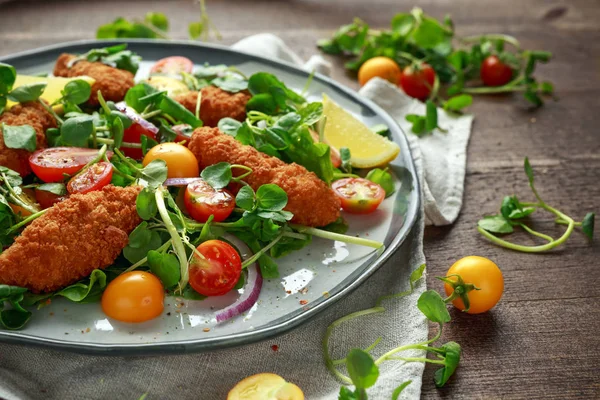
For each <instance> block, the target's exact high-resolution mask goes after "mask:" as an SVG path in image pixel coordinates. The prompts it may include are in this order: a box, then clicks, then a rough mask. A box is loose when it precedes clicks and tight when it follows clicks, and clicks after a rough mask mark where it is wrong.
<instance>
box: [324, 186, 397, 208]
mask: <svg viewBox="0 0 600 400" xmlns="http://www.w3.org/2000/svg"><path fill="white" fill-rule="evenodd" d="M331 188H332V189H333V192H334V193H335V194H336V195H337V197H339V198H340V200H341V201H342V209H343V210H344V211H347V212H349V213H352V214H369V213H371V212H373V211H375V210H376V209H377V207H379V205H380V204H381V202H382V201H383V199H384V198H385V191H384V190H383V188H382V187H381V186H379V185H378V184H376V183H373V182H371V181H369V180H366V179H363V178H345V179H340V180H337V181H335V182H333V184H332V185H331Z"/></svg>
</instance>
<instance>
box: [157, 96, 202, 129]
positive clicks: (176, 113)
mask: <svg viewBox="0 0 600 400" xmlns="http://www.w3.org/2000/svg"><path fill="white" fill-rule="evenodd" d="M158 107H159V108H160V109H161V110H162V111H163V112H164V113H165V114H168V115H170V116H171V117H173V118H175V120H177V121H180V122H183V123H186V124H188V125H191V126H192V128H198V127H201V126H202V121H201V120H199V119H198V118H196V116H195V115H194V114H192V113H191V112H190V111H189V110H188V109H187V108H185V107H184V106H182V105H181V104H179V103H178V102H176V101H175V100H173V99H172V98H170V97H167V96H163V97H162V100H161V101H160V103H159V105H158Z"/></svg>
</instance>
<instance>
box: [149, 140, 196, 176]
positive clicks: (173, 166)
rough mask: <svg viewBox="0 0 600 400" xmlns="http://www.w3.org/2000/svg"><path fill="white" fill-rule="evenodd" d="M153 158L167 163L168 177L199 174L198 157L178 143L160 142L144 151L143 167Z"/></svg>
mask: <svg viewBox="0 0 600 400" xmlns="http://www.w3.org/2000/svg"><path fill="white" fill-rule="evenodd" d="M154 160H163V161H164V162H166V163H167V177H169V178H194V177H197V176H198V175H199V174H200V170H199V168H198V159H197V158H196V156H195V155H194V153H192V152H191V151H190V149H188V148H187V147H185V146H182V145H180V144H178V143H170V142H169V143H161V144H158V145H156V146H154V147H153V148H151V149H150V150H148V153H146V156H145V157H144V160H143V161H142V164H143V165H144V167H145V166H146V165H148V164H150V163H151V162H152V161H154Z"/></svg>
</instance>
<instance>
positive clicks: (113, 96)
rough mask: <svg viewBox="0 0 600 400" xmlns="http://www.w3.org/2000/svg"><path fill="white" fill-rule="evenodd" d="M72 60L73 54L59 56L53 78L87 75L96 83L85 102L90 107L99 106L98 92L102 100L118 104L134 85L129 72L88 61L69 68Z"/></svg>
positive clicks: (79, 62)
mask: <svg viewBox="0 0 600 400" xmlns="http://www.w3.org/2000/svg"><path fill="white" fill-rule="evenodd" d="M73 58H75V56H74V55H73V54H67V53H63V54H61V55H60V56H59V57H58V59H57V60H56V65H55V66H54V76H63V77H66V78H72V77H75V76H82V75H87V76H90V77H92V78H94V79H95V80H96V82H95V83H94V84H93V85H92V94H91V96H90V99H89V100H88V102H87V103H88V104H89V105H91V106H96V105H98V104H99V103H98V90H100V91H101V92H102V96H103V97H104V100H107V101H108V100H111V101H114V102H118V101H121V100H123V99H124V98H125V94H126V93H127V91H128V90H129V89H131V88H132V87H133V85H134V82H133V74H132V73H131V72H129V71H125V70H122V69H117V68H113V67H110V66H108V65H105V64H102V63H100V62H89V61H78V62H76V63H75V64H74V65H72V66H71V68H69V67H68V64H69V61H71V60H72V59H73Z"/></svg>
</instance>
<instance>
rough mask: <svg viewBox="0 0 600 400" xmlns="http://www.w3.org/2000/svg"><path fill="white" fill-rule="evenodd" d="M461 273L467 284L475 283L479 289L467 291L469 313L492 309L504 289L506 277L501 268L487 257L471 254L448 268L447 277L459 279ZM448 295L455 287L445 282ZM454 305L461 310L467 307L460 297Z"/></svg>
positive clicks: (454, 279)
mask: <svg viewBox="0 0 600 400" xmlns="http://www.w3.org/2000/svg"><path fill="white" fill-rule="evenodd" d="M452 275H460V277H461V278H462V279H463V281H464V282H465V283H466V284H469V283H470V284H473V285H475V287H477V288H478V289H479V290H471V291H469V292H468V293H467V296H468V299H469V303H470V307H469V310H468V311H467V313H469V314H480V313H483V312H486V311H488V310H490V309H492V308H493V307H494V306H495V305H496V303H498V301H499V300H500V297H502V292H503V291H504V278H503V277H502V272H501V271H500V268H498V266H497V265H496V264H495V263H494V262H493V261H491V260H489V259H487V258H485V257H479V256H469V257H465V258H461V259H460V260H458V261H457V262H455V263H454V264H453V265H452V267H450V269H449V270H448V274H447V275H446V277H447V278H448V279H450V280H452V281H455V282H456V281H457V277H456V276H452ZM444 290H445V291H446V295H448V296H450V295H451V294H452V292H453V291H454V289H453V288H452V286H451V285H450V284H448V283H445V284H444ZM452 304H453V305H454V307H456V308H458V309H459V310H464V309H465V304H464V302H463V301H462V299H461V298H460V297H457V298H456V299H454V300H453V301H452Z"/></svg>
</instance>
